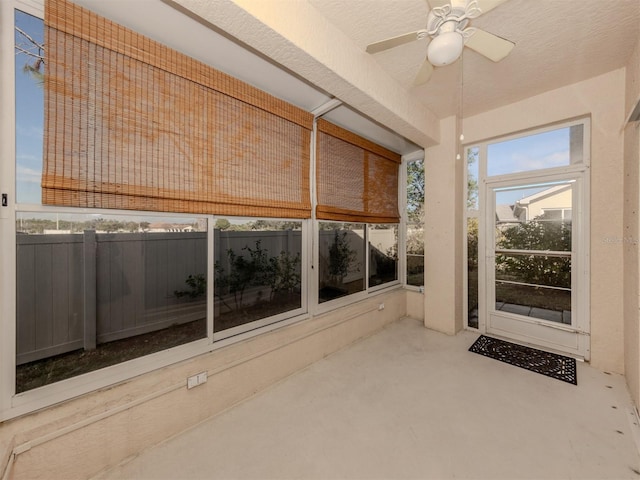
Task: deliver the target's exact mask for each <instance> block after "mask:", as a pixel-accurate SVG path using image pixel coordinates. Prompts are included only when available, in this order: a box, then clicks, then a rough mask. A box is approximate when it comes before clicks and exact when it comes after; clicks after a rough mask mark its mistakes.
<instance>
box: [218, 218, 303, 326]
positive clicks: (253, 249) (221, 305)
mask: <svg viewBox="0 0 640 480" xmlns="http://www.w3.org/2000/svg"><path fill="white" fill-rule="evenodd" d="M213 250H214V252H215V263H214V270H215V283H214V296H215V310H214V323H213V329H214V332H223V331H224V332H225V335H224V336H228V335H231V334H234V333H239V332H240V331H246V330H247V329H250V328H256V326H261V325H263V324H265V322H264V319H270V323H273V322H274V321H277V320H278V319H280V318H281V316H282V314H283V313H286V312H291V311H296V310H297V311H301V310H300V309H301V307H302V290H303V289H302V284H303V281H302V264H303V251H302V222H301V221H274V220H266V219H263V220H248V221H243V220H235V219H226V218H225V219H219V220H217V221H216V224H215V230H214V247H213ZM259 320H263V322H262V323H260V322H258V321H259ZM257 322H258V323H257ZM216 338H220V337H219V336H217V335H216Z"/></svg>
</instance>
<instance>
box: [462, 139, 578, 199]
mask: <svg viewBox="0 0 640 480" xmlns="http://www.w3.org/2000/svg"><path fill="white" fill-rule="evenodd" d="M569 135H570V128H569V127H565V128H560V129H556V130H552V131H548V132H543V133H538V134H535V135H528V136H525V137H520V138H515V139H512V140H506V141H503V142H496V143H490V144H489V145H488V146H487V175H488V176H490V177H491V176H497V175H506V174H511V173H521V172H528V171H533V170H540V169H545V168H554V167H561V166H567V165H569V163H570V152H569V148H570V137H569ZM476 163H477V162H476ZM477 168H478V167H477V165H473V166H470V168H469V172H470V174H472V175H474V177H475V178H476V179H477V176H478V170H477ZM551 185H553V184H547V185H544V186H538V187H533V188H518V189H509V190H507V189H504V190H501V191H500V192H499V193H497V197H496V203H497V204H507V205H512V204H514V203H515V202H516V201H517V200H520V199H521V198H524V197H526V196H529V195H533V194H534V193H537V192H540V191H542V190H544V189H546V188H549V187H550V186H551Z"/></svg>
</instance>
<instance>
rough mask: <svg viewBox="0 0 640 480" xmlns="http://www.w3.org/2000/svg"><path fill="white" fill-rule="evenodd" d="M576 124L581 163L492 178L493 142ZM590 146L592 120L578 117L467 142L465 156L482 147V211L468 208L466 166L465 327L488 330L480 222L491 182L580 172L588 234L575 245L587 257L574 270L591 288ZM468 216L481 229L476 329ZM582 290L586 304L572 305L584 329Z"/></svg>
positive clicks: (481, 236)
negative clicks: (580, 141) (471, 301)
mask: <svg viewBox="0 0 640 480" xmlns="http://www.w3.org/2000/svg"><path fill="white" fill-rule="evenodd" d="M576 125H583V145H584V148H583V152H582V153H583V156H582V161H581V162H580V163H575V164H569V165H566V166H560V167H552V168H545V169H539V170H528V171H525V172H516V173H508V174H503V175H494V176H491V177H489V176H488V173H487V172H488V168H487V155H488V146H489V145H490V144H494V143H498V142H506V141H509V140H514V139H517V138H524V137H529V136H532V135H536V134H540V133H545V132H550V131H554V130H559V129H563V128H568V127H572V126H576ZM590 145H591V119H590V118H589V117H579V118H575V119H570V120H562V121H559V122H554V123H551V124H548V125H542V126H538V127H534V128H531V129H527V130H525V131H522V132H518V133H512V134H506V135H500V136H497V137H492V138H489V139H486V140H481V141H477V142H473V143H471V144H467V145H464V152H465V158H466V155H467V151H468V150H469V149H471V148H476V147H477V148H479V157H478V162H479V165H478V206H479V210H467V208H466V205H467V185H468V183H467V175H468V169H467V168H465V169H464V188H463V190H464V206H465V207H464V208H465V215H464V225H463V229H462V231H463V235H464V241H463V242H462V243H463V255H464V260H463V272H462V276H463V282H464V284H463V291H464V294H463V304H464V307H463V316H464V322H463V324H464V328H465V329H468V330H472V331H480V332H481V333H482V332H485V330H486V318H485V317H486V314H485V312H486V305H484V303H485V299H486V295H487V285H486V282H485V281H484V279H485V278H486V271H485V270H486V268H485V262H484V261H480V260H481V258H484V252H485V251H486V248H487V245H486V233H487V232H486V225H485V223H486V222H482V221H480V219H482V218H487V216H488V213H487V212H488V210H489V207H488V206H487V201H488V199H487V191H486V190H487V182H488V181H489V182H491V183H498V182H504V183H509V182H514V184H517V183H518V182H520V181H522V180H527V181H532V180H534V179H536V178H541V179H546V178H553V177H554V176H557V177H559V178H563V177H565V176H570V175H580V176H582V177H583V186H582V188H581V191H580V198H578V199H577V200H576V201H577V203H578V205H582V206H583V227H582V228H583V229H584V233H585V234H584V235H578V236H577V238H576V242H577V244H576V245H577V249H578V251H581V252H583V253H584V256H583V257H584V258H581V259H579V260H578V262H577V263H576V265H574V266H573V269H575V271H576V272H580V273H581V275H582V277H583V278H582V279H580V281H579V282H578V285H580V287H579V288H581V289H583V290H584V289H587V290H588V288H589V275H590V273H589V258H590V242H589V232H590V225H589V218H590V213H589V212H590V208H589V201H588V200H589V198H590V192H589V184H590V183H589V172H590V164H591V151H590V148H589V146H590ZM468 218H478V222H479V229H478V279H479V281H478V328H477V329H476V328H474V327H470V326H469V318H468V298H469V291H468V269H467V261H468V251H467V234H468V231H467V219H468ZM563 218H564V213H563ZM576 274H577V273H576ZM581 293H582V297H583V298H584V299H585V300H584V305H580V306H579V307H578V308H576V306H575V305H573V306H572V307H573V310H574V311H576V312H582V313H581V314H580V315H581V316H582V317H583V320H582V321H581V325H580V327H581V328H585V324H586V328H585V330H588V324H589V312H590V309H589V295H588V291H587V292H581Z"/></svg>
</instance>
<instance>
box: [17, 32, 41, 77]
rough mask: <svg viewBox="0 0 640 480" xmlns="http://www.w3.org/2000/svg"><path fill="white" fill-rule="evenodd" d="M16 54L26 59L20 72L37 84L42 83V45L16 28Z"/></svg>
mask: <svg viewBox="0 0 640 480" xmlns="http://www.w3.org/2000/svg"><path fill="white" fill-rule="evenodd" d="M15 29H16V43H15V49H16V54H22V55H25V56H26V57H27V62H26V63H25V64H24V66H23V67H22V71H23V72H25V73H26V74H28V75H31V76H32V77H34V78H35V79H36V81H37V82H38V84H40V85H42V83H43V82H44V64H45V58H44V43H40V42H38V41H37V40H36V39H35V38H33V36H31V35H29V34H28V33H27V32H25V31H24V30H22V29H21V28H20V27H18V26H16V27H15Z"/></svg>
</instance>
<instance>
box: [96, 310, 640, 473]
mask: <svg viewBox="0 0 640 480" xmlns="http://www.w3.org/2000/svg"><path fill="white" fill-rule="evenodd" d="M477 336H478V335H477V334H474V333H471V332H462V333H460V334H459V335H457V336H456V337H448V336H445V335H442V334H439V333H435V332H432V331H429V330H426V329H424V328H423V327H422V326H421V324H420V323H419V322H417V321H415V320H411V319H404V320H401V321H399V322H396V323H394V324H393V325H391V326H389V327H388V328H386V329H385V330H383V331H382V332H380V333H378V334H376V335H374V336H372V337H370V338H367V339H365V340H363V341H361V342H359V343H357V344H355V345H353V346H352V347H350V348H348V349H346V350H343V351H341V352H338V353H336V354H334V355H332V356H330V357H328V358H326V359H324V360H322V361H320V362H318V363H316V364H314V365H312V366H311V367H310V368H308V369H306V370H304V371H302V372H300V373H298V374H296V375H293V376H291V377H289V378H288V379H286V380H284V381H283V382H281V383H279V384H277V385H275V386H274V387H273V388H271V389H269V390H268V391H266V392H264V393H262V394H259V395H257V396H255V397H253V398H251V399H250V400H248V401H246V402H244V403H243V404H241V405H239V406H237V407H235V408H233V409H231V410H228V411H227V412H225V413H223V414H221V415H219V416H217V417H215V418H212V419H210V420H208V421H206V422H204V423H202V424H200V425H199V426H197V427H195V428H193V429H191V430H189V431H187V432H186V433H184V434H182V435H179V436H178V437H175V438H173V439H171V440H169V441H167V442H165V443H163V444H161V445H159V446H156V447H154V448H152V449H150V450H148V451H145V452H143V453H141V454H140V455H138V456H137V457H135V458H133V459H132V460H130V461H129V462H128V463H125V464H123V465H120V466H118V467H116V468H115V469H112V470H111V471H109V472H105V473H103V474H102V475H100V476H99V477H98V478H101V479H121V478H131V479H147V478H148V479H194V478H207V479H218V478H220V479H249V478H256V479H258V478H259V479H268V478H270V479H280V478H295V479H305V478H317V479H343V478H353V479H355V478H358V479H362V478H385V479H399V478H421V479H422V478H434V479H449V478H474V479H479V478H485V479H500V478H503V479H519V478H532V479H533V478H535V479H540V478H554V479H570V478H572V479H587V478H597V479H604V478H611V479H623V478H640V456H639V455H638V449H637V445H636V442H635V441H634V438H636V435H637V430H638V426H637V425H636V426H632V421H633V418H634V417H633V416H632V414H631V412H632V410H631V408H632V407H631V401H630V397H629V394H628V391H627V389H626V386H625V382H624V378H623V377H621V376H619V375H609V374H606V373H602V372H599V371H597V370H595V369H593V368H591V367H589V366H588V365H586V364H583V363H579V364H578V386H577V387H576V386H574V385H570V384H568V383H564V382H560V381H558V380H554V379H551V378H548V377H545V376H542V375H538V374H535V373H531V372H529V371H526V370H523V369H520V368H517V367H513V366H510V365H507V364H504V363H501V362H498V361H496V360H492V359H489V358H486V357H483V356H480V355H477V354H473V353H470V352H468V351H467V349H468V347H469V346H470V345H471V344H472V343H473V342H474V340H475V339H476V338H477Z"/></svg>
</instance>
